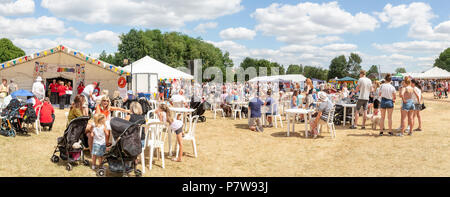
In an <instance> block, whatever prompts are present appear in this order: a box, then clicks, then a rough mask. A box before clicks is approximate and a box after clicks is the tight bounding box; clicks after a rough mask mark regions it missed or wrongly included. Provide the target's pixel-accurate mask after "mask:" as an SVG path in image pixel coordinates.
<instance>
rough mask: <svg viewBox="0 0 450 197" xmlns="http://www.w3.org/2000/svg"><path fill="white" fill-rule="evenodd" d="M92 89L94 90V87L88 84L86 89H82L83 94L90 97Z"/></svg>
mask: <svg viewBox="0 0 450 197" xmlns="http://www.w3.org/2000/svg"><path fill="white" fill-rule="evenodd" d="M94 89H95V87H94V85H92V84H89V85H87V86H86V87H84V90H83V94H86V95H90V94H92V93H93V92H94Z"/></svg>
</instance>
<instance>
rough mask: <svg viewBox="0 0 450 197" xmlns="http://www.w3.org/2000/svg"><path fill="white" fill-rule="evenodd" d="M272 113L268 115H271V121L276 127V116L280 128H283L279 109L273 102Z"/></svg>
mask: <svg viewBox="0 0 450 197" xmlns="http://www.w3.org/2000/svg"><path fill="white" fill-rule="evenodd" d="M271 107H272V113H271V114H270V115H268V117H272V121H273V122H274V123H275V128H278V124H277V118H278V120H279V121H280V125H281V128H283V120H282V119H281V114H280V111H279V110H278V103H273V104H272V105H271ZM274 112H276V113H274Z"/></svg>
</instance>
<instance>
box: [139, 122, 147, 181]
mask: <svg viewBox="0 0 450 197" xmlns="http://www.w3.org/2000/svg"><path fill="white" fill-rule="evenodd" d="M148 130H149V126H148V125H141V126H140V128H139V139H142V131H144V136H145V139H144V146H143V147H142V152H141V167H142V173H145V152H144V151H145V148H146V147H147V138H148Z"/></svg>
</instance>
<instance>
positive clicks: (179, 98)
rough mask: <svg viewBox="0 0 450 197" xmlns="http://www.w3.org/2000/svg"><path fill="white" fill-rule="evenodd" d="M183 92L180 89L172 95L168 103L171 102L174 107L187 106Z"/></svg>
mask: <svg viewBox="0 0 450 197" xmlns="http://www.w3.org/2000/svg"><path fill="white" fill-rule="evenodd" d="M183 94H184V91H183V90H180V91H179V92H178V94H176V95H173V96H172V99H171V103H170V104H172V106H174V107H183V106H184V107H186V108H188V107H189V105H188V104H187V101H186V98H185V97H184V96H183Z"/></svg>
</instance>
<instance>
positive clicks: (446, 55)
mask: <svg viewBox="0 0 450 197" xmlns="http://www.w3.org/2000/svg"><path fill="white" fill-rule="evenodd" d="M434 66H436V67H439V68H442V69H444V70H447V71H449V72H450V48H447V49H445V50H444V51H443V52H442V53H441V54H440V55H439V58H437V59H436V60H435V62H434Z"/></svg>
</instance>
